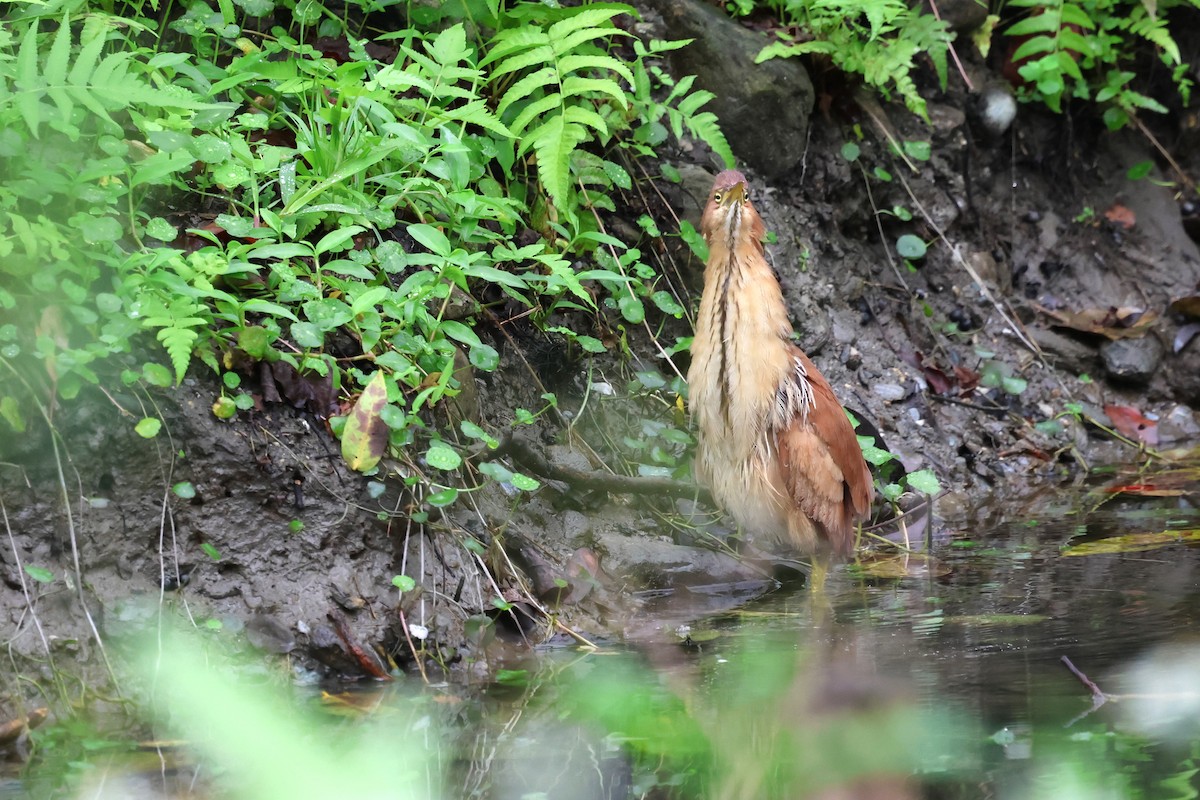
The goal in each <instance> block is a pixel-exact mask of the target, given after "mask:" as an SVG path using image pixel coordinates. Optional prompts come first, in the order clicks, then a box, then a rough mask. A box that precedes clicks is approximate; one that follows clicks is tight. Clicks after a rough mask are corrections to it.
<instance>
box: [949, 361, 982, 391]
mask: <svg viewBox="0 0 1200 800" xmlns="http://www.w3.org/2000/svg"><path fill="white" fill-rule="evenodd" d="M954 377H955V378H957V379H958V388H959V390H960V391H961V392H962V393H963V394H969V393H971V392H973V391H975V387H977V386H979V379H980V377H981V376H980V374H979V373H978V372H976V371H975V370H973V369H969V368H968V367H962V366H958V367H955V368H954Z"/></svg>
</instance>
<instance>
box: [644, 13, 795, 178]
mask: <svg viewBox="0 0 1200 800" xmlns="http://www.w3.org/2000/svg"><path fill="white" fill-rule="evenodd" d="M647 5H649V6H650V7H651V8H653V9H654V10H656V11H658V12H659V13H660V14H661V15H662V18H663V21H664V22H665V23H666V27H667V31H668V32H669V36H670V38H672V39H695V41H694V42H692V43H691V44H690V45H688V46H687V47H684V48H681V49H679V50H675V51H672V52H671V53H670V54H669V60H670V64H671V71H672V72H673V73H674V74H675V75H678V76H683V75H695V76H696V86H697V87H699V88H702V89H707V90H708V91H710V92H712V93H713V94H715V95H716V98H715V99H714V100H712V101H711V102H710V103H709V104H708V105H707V106H705V108H706V109H711V110H712V111H713V112H714V113H715V114H716V115H717V118H718V119H719V120H720V122H721V128H722V130H723V131H724V132H725V137H726V138H727V139H728V140H729V144H730V146H732V148H733V151H734V152H735V153H736V154H737V156H738V158H740V159H741V160H742V161H744V162H745V163H746V164H748V165H749V166H750V167H752V168H753V169H754V170H755V171H756V172H760V173H762V174H763V175H765V176H767V177H778V176H780V175H782V174H784V173H786V172H788V171H789V170H790V169H792V167H794V166H796V165H797V164H798V163H800V159H801V158H802V157H803V156H804V147H805V142H806V140H807V138H808V137H807V132H808V121H809V116H810V115H811V114H812V108H813V100H814V98H815V93H814V92H813V86H812V81H811V80H809V77H808V72H807V71H805V69H804V67H803V66H802V65H801V64H800V62H799V60H797V59H794V58H793V59H774V60H771V61H766V62H764V63H762V64H755V63H754V58H755V56H757V55H758V53H759V51H760V50H762V48H763V47H764V46H765V45H766V44H767V43H768V41H767V39H766V38H765V37H763V36H760V35H759V34H757V33H754V32H753V31H751V30H748V29H746V28H743V27H742V26H741V25H739V24H738V23H737V22H734V21H733V20H731V19H730V18H729V17H727V16H725V15H724V14H722V13H721V12H720V11H719V10H718V9H716V8H713V7H712V6H709V5H706V4H704V3H701V2H698V0H648V3H647Z"/></svg>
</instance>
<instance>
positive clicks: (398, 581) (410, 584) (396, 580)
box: [392, 575, 417, 592]
mask: <svg viewBox="0 0 1200 800" xmlns="http://www.w3.org/2000/svg"><path fill="white" fill-rule="evenodd" d="M392 586H395V587H396V588H397V589H399V590H400V591H402V592H411V591H412V590H413V589H415V588H417V582H416V581H414V580H413V579H412V578H410V577H408V576H407V575H395V576H393V577H392Z"/></svg>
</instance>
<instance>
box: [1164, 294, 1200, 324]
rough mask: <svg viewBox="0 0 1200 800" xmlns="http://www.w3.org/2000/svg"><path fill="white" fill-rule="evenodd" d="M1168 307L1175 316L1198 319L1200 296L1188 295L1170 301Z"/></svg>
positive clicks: (1199, 314)
mask: <svg viewBox="0 0 1200 800" xmlns="http://www.w3.org/2000/svg"><path fill="white" fill-rule="evenodd" d="M1169 307H1170V309H1171V311H1173V312H1175V313H1176V314H1183V315H1184V316H1185V317H1195V318H1196V319H1200V294H1190V295H1188V296H1187V297H1180V298H1179V299H1178V300H1172V301H1171V305H1170V306H1169Z"/></svg>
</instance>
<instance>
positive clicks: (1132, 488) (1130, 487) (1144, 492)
mask: <svg viewBox="0 0 1200 800" xmlns="http://www.w3.org/2000/svg"><path fill="white" fill-rule="evenodd" d="M1104 491H1105V492H1107V493H1108V494H1132V495H1136V496H1138V497H1182V496H1183V495H1185V494H1187V492H1185V491H1184V490H1183V489H1179V488H1171V487H1165V486H1159V485H1157V484H1154V483H1124V484H1121V485H1120V486H1106V487H1105V488H1104Z"/></svg>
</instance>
